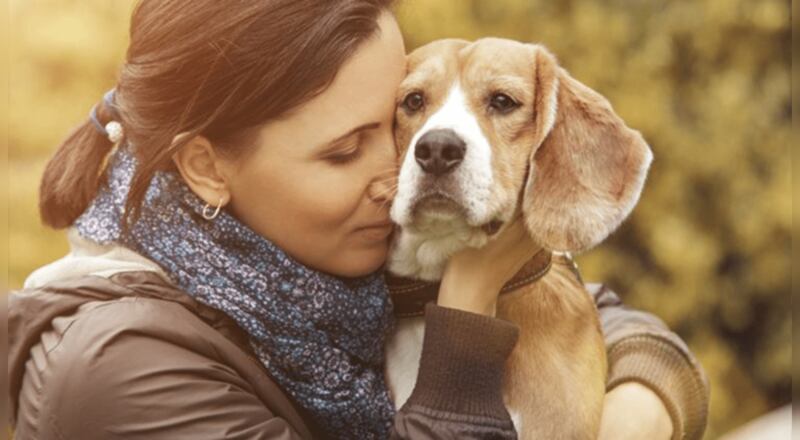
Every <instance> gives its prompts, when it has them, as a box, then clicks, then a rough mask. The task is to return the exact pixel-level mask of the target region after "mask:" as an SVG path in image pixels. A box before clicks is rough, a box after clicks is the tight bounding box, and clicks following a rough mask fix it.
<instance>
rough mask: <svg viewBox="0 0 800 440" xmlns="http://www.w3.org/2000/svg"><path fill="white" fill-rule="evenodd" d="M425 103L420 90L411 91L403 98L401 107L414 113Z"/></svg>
mask: <svg viewBox="0 0 800 440" xmlns="http://www.w3.org/2000/svg"><path fill="white" fill-rule="evenodd" d="M424 105H425V98H424V97H423V96H422V93H420V92H411V93H409V94H408V95H406V97H405V99H403V104H402V106H403V108H404V109H406V111H407V112H409V113H414V112H416V111H418V110H419V109H421V108H422V107H423V106H424Z"/></svg>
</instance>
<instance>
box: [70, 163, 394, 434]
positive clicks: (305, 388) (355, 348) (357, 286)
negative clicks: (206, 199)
mask: <svg viewBox="0 0 800 440" xmlns="http://www.w3.org/2000/svg"><path fill="white" fill-rule="evenodd" d="M109 166H110V169H109V172H108V184H107V185H105V186H104V187H103V188H101V190H100V192H99V194H98V195H97V197H96V198H95V199H94V201H93V202H92V204H91V205H90V206H89V208H88V209H87V210H86V211H85V212H84V213H83V214H82V215H81V216H80V217H79V218H78V219H77V220H76V222H75V226H76V228H77V230H78V232H79V233H80V234H81V235H82V236H83V237H85V238H87V239H89V240H91V241H94V242H97V243H99V244H108V243H118V244H121V245H123V246H126V247H128V248H130V249H133V250H134V251H136V252H138V253H140V254H142V255H144V256H146V257H148V258H150V259H151V260H153V261H155V262H156V263H158V264H159V265H160V266H161V267H162V268H163V269H164V270H165V271H166V272H167V273H168V274H169V275H170V277H171V278H172V280H173V282H174V283H175V284H176V285H177V286H179V287H180V288H182V289H183V290H185V291H186V292H187V293H188V294H189V295H191V296H192V297H194V298H195V299H196V300H198V301H200V302H202V303H204V304H207V305H209V306H211V307H213V308H216V309H219V310H221V311H223V312H224V313H226V314H227V315H228V316H230V317H231V318H233V319H234V320H235V321H236V322H237V323H238V324H239V326H240V327H241V328H242V329H244V330H245V331H246V332H247V333H248V334H249V336H250V338H249V341H250V345H251V346H252V347H253V350H254V351H255V353H256V355H257V356H258V358H259V359H260V360H261V362H262V363H263V364H264V366H265V367H266V369H267V370H268V371H269V372H270V374H271V375H272V377H273V378H274V379H275V380H276V381H277V382H278V383H279V384H280V385H281V387H282V388H283V389H284V390H285V391H286V392H287V393H288V394H289V395H291V396H292V398H294V400H295V401H296V402H297V403H298V404H299V405H301V406H302V407H304V408H305V409H306V410H308V412H309V414H311V416H312V417H313V418H314V422H315V423H316V424H317V425H318V426H320V427H321V428H322V429H324V430H325V431H326V436H329V437H334V438H346V439H359V440H360V439H373V438H386V437H387V435H388V432H389V429H390V427H391V424H392V417H393V415H394V407H393V405H392V402H391V400H390V398H389V394H388V391H387V387H386V382H385V378H384V374H383V371H384V369H383V367H384V345H385V341H386V337H387V335H388V332H389V331H390V330H391V327H392V325H393V320H392V304H391V301H390V299H389V295H388V291H387V288H386V285H385V283H384V280H383V276H382V275H381V274H380V273H375V274H372V275H370V276H366V277H363V278H359V279H355V280H353V279H348V280H343V279H339V278H336V277H334V276H331V275H327V274H325V273H321V272H318V271H316V270H313V269H311V268H308V267H306V266H304V265H302V264H300V263H299V262H297V261H295V260H294V259H292V257H290V256H289V255H287V254H286V253H285V252H283V251H282V250H281V249H279V248H278V247H277V246H276V245H274V244H273V243H271V242H270V241H269V240H267V239H265V238H264V237H263V236H261V235H259V234H258V233H256V232H255V231H253V230H252V229H250V228H248V227H247V226H245V225H244V224H242V223H241V222H239V221H238V220H236V219H235V218H234V217H233V216H231V215H230V214H228V213H227V212H225V211H224V210H222V211H221V212H220V214H219V216H218V217H217V218H216V219H214V220H211V221H209V220H205V219H204V218H203V217H202V216H201V212H202V210H203V205H204V203H203V202H202V200H201V199H200V198H199V197H197V196H196V195H195V194H194V193H193V192H192V191H191V190H190V189H189V188H188V187H187V186H186V185H185V184H184V183H183V179H181V177H180V176H179V175H178V174H176V173H175V172H169V171H160V172H158V173H156V175H155V176H154V178H153V179H152V181H151V183H150V187H149V188H148V191H147V194H146V196H145V199H144V203H142V207H141V216H140V218H139V219H138V221H137V222H135V224H134V225H133V226H132V227H131V228H130V229H129V230H128V232H127V233H125V234H123V233H122V227H121V226H122V225H121V218H122V213H123V211H124V203H125V198H126V195H127V193H128V189H129V185H130V181H131V178H132V176H133V173H134V170H135V167H136V159H135V158H134V156H133V154H132V153H131V152H130V151H128V149H127V148H123V147H120V148H119V149H118V151H117V152H116V153H114V156H113V157H112V158H111V160H110V162H109Z"/></svg>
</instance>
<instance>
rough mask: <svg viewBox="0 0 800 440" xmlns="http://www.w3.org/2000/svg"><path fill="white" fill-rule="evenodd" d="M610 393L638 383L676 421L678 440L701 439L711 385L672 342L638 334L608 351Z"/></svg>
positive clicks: (675, 428) (608, 385) (674, 426)
mask: <svg viewBox="0 0 800 440" xmlns="http://www.w3.org/2000/svg"><path fill="white" fill-rule="evenodd" d="M608 365H609V370H608V384H607V391H610V390H611V389H613V388H614V387H616V386H617V385H619V384H622V383H624V382H638V383H641V384H643V385H645V386H647V387H648V388H650V389H651V390H653V392H655V393H656V394H657V395H658V396H659V398H660V399H661V401H662V402H663V403H664V406H665V407H666V408H667V411H668V412H669V415H670V418H671V419H672V426H673V433H674V434H673V436H672V438H673V439H675V440H678V439H686V440H694V439H700V438H701V437H702V436H703V431H704V430H705V427H706V419H707V416H708V385H707V383H706V380H705V376H704V375H703V373H702V367H701V366H700V365H699V364H698V363H697V362H696V361H695V360H694V359H692V358H691V357H688V356H686V355H685V354H684V352H683V351H681V350H680V349H678V348H677V347H675V346H674V345H673V344H672V343H671V342H670V341H669V339H667V338H666V337H664V336H662V335H658V334H649V333H644V334H637V335H633V336H629V337H626V338H623V339H621V340H619V341H617V342H616V343H614V344H613V345H611V346H610V347H608Z"/></svg>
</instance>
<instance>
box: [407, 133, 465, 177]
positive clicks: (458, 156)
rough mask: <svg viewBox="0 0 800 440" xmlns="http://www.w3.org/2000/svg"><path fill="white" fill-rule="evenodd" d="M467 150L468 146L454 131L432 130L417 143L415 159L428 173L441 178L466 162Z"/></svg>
mask: <svg viewBox="0 0 800 440" xmlns="http://www.w3.org/2000/svg"><path fill="white" fill-rule="evenodd" d="M466 150H467V144H466V143H464V141H463V140H461V138H460V137H459V136H458V135H457V134H456V132H454V131H453V130H450V129H438V130H431V131H429V132H427V133H425V134H424V135H422V137H421V138H419V140H418V141H417V145H416V146H415V147H414V158H415V159H417V163H418V164H419V166H420V167H422V169H423V170H424V171H425V172H426V173H429V174H433V175H435V176H441V175H444V174H447V173H449V172H450V171H452V170H453V169H454V168H455V167H457V166H458V164H460V163H461V161H463V160H464V152H465V151H466Z"/></svg>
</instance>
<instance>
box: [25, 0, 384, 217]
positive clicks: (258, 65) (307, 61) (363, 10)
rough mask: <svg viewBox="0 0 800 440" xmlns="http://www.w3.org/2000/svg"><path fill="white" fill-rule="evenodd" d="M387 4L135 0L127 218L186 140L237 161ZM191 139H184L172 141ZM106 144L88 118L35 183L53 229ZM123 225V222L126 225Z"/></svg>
mask: <svg viewBox="0 0 800 440" xmlns="http://www.w3.org/2000/svg"><path fill="white" fill-rule="evenodd" d="M391 3H392V0H240V1H237V2H235V3H233V2H223V1H219V0H141V1H140V2H139V3H138V4H137V6H136V8H135V10H134V12H133V16H132V19H131V26H130V45H129V47H128V52H127V56H126V61H125V63H124V65H123V66H122V68H121V71H120V75H119V79H118V83H117V86H116V100H115V105H114V107H115V108H114V109H110V108H107V105H105V103H103V102H102V101H100V102H99V103H98V105H97V115H98V119H99V122H100V123H101V124H103V125H104V124H106V123H107V122H108V121H110V120H112V119H115V120H118V121H119V122H121V123H122V125H123V127H124V139H123V140H122V142H128V143H129V144H130V145H133V146H134V151H135V154H136V157H137V160H138V163H139V165H138V169H137V173H136V175H135V176H134V177H133V181H132V182H131V189H130V192H129V193H128V199H127V200H126V210H125V212H126V219H128V216H129V215H130V214H132V213H133V214H134V217H133V218H135V211H136V208H137V206H138V205H139V204H140V203H141V200H142V198H143V196H144V193H145V191H146V189H147V186H148V185H149V183H150V180H151V178H152V176H153V174H154V173H155V172H156V171H157V170H160V169H168V168H170V167H172V166H173V164H172V162H171V157H172V155H173V153H174V152H175V151H177V150H178V149H180V148H181V147H182V146H183V145H184V144H185V143H186V142H187V141H188V140H189V139H191V138H192V137H194V136H197V135H203V136H206V137H207V138H208V139H209V140H210V141H211V142H212V144H213V145H214V146H215V148H217V149H218V150H219V151H220V152H222V153H228V154H229V155H230V157H236V156H237V155H238V154H240V153H241V152H242V151H243V149H245V148H246V147H247V146H248V145H249V144H250V143H252V141H253V140H254V136H253V135H254V134H255V132H256V130H254V128H255V127H257V126H259V125H261V124H263V123H265V122H266V121H268V120H271V119H275V118H278V117H280V116H281V115H283V114H285V113H286V112H287V111H289V110H291V109H293V108H296V107H297V106H299V105H301V104H303V103H304V102H307V101H308V100H310V99H311V98H313V97H314V96H316V95H317V94H319V93H320V92H322V91H323V90H325V88H327V87H328V86H329V85H330V83H331V82H332V81H333V79H334V78H335V76H336V72H337V71H338V70H339V68H340V67H341V66H342V64H344V62H345V61H346V60H347V59H348V58H349V57H350V55H352V53H353V52H354V51H355V50H356V49H357V47H358V46H359V45H360V44H361V43H362V42H363V41H365V40H366V39H368V38H370V37H371V36H373V35H374V34H375V33H376V32H377V29H378V25H377V19H378V16H379V15H380V12H382V11H384V10H387V9H388V8H389V7H390V6H391ZM182 132H188V133H189V136H186V137H182V138H181V139H182V140H183V141H182V142H176V143H173V139H174V138H175V136H176V135H177V134H179V133H182ZM112 146H113V145H112V143H111V142H110V141H109V140H108V139H107V138H106V136H104V135H103V134H101V133H100V132H98V130H97V129H96V127H95V126H94V124H93V123H92V122H91V120H88V119H87V121H86V122H85V123H83V124H82V125H80V126H79V127H77V128H76V129H75V130H74V131H73V132H72V133H71V134H70V135H69V136H68V137H67V138H66V140H64V142H63V143H62V144H61V145H60V146H59V148H58V150H57V151H56V152H55V154H54V156H53V157H52V158H51V159H50V161H49V162H48V164H47V167H46V169H45V171H44V175H43V177H42V182H41V187H40V202H39V211H40V215H41V217H42V220H43V221H44V223H45V224H47V225H49V226H51V227H54V228H64V227H67V226H69V225H71V224H72V223H73V222H74V221H75V219H76V218H77V217H78V216H79V215H80V214H81V213H82V212H83V211H84V210H85V209H86V207H87V206H88V205H89V203H90V202H91V200H92V199H93V198H94V196H95V194H96V193H97V190H98V188H99V186H100V185H102V184H103V183H104V179H105V178H104V170H103V168H104V166H103V164H104V161H105V159H106V157H107V156H108V154H109V152H110V151H111V148H112ZM126 224H127V222H126Z"/></svg>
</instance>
